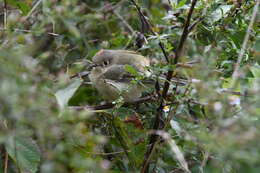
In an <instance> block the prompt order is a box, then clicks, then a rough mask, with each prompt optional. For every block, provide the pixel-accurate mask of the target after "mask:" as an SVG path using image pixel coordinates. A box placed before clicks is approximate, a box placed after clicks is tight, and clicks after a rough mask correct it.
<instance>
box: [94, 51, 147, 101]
mask: <svg viewBox="0 0 260 173" xmlns="http://www.w3.org/2000/svg"><path fill="white" fill-rule="evenodd" d="M92 62H93V64H92V67H93V68H92V70H91V72H90V74H89V79H90V81H91V82H92V85H93V86H94V87H95V88H96V89H97V90H98V92H99V93H100V94H101V95H102V96H103V98H104V99H105V100H106V101H114V100H116V99H118V98H119V97H120V96H122V97H123V99H124V101H125V102H131V101H134V100H136V99H137V98H139V97H140V96H141V94H142V92H143V91H144V89H145V87H144V86H143V85H140V84H137V83H131V80H132V79H134V76H133V74H131V73H129V72H127V71H126V68H127V66H128V67H129V66H130V67H131V68H134V69H135V71H136V72H138V74H139V75H142V76H144V77H148V76H149V74H150V73H149V71H148V69H147V67H149V66H150V60H149V59H148V58H146V57H144V56H142V55H139V54H137V53H136V52H133V51H126V50H104V49H102V50H100V51H99V52H97V53H96V55H95V56H94V57H93V58H92Z"/></svg>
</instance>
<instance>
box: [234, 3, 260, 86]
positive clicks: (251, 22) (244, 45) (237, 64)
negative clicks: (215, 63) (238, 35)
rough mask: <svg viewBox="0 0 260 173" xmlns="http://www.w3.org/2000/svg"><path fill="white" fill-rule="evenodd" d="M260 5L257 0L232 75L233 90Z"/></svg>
mask: <svg viewBox="0 0 260 173" xmlns="http://www.w3.org/2000/svg"><path fill="white" fill-rule="evenodd" d="M259 3H260V0H256V4H255V7H254V10H253V14H252V17H251V20H250V23H249V26H248V28H247V32H246V35H245V38H244V41H243V44H242V48H241V50H240V52H239V55H238V58H237V62H236V64H235V69H234V72H233V74H232V80H233V85H232V87H231V88H233V87H234V86H235V85H236V82H237V79H238V77H239V67H240V63H241V61H242V59H243V56H244V53H245V51H246V48H247V42H248V40H249V36H250V33H251V30H252V27H253V24H254V22H255V19H256V16H257V12H258V6H259Z"/></svg>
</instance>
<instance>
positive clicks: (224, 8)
mask: <svg viewBox="0 0 260 173" xmlns="http://www.w3.org/2000/svg"><path fill="white" fill-rule="evenodd" d="M232 6H233V5H220V6H219V7H218V8H217V9H216V10H215V11H214V12H213V13H212V14H211V19H212V22H217V21H218V20H220V19H221V18H222V17H224V16H225V14H227V12H229V11H230V10H231V8H232Z"/></svg>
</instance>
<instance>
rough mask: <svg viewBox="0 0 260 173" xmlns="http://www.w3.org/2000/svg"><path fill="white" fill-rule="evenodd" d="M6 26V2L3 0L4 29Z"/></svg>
mask: <svg viewBox="0 0 260 173" xmlns="http://www.w3.org/2000/svg"><path fill="white" fill-rule="evenodd" d="M6 27H7V2H6V0H4V29H6Z"/></svg>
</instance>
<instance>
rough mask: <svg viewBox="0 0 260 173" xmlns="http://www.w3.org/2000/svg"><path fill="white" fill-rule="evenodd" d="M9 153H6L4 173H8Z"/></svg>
mask: <svg viewBox="0 0 260 173" xmlns="http://www.w3.org/2000/svg"><path fill="white" fill-rule="evenodd" d="M8 160H9V159H8V153H7V151H5V164H4V173H7V168H8Z"/></svg>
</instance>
